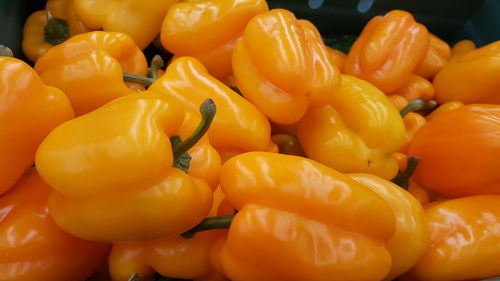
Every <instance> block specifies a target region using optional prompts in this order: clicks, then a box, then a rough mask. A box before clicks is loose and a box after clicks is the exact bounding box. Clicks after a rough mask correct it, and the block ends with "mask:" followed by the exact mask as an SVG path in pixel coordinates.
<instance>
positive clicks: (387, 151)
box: [297, 74, 405, 179]
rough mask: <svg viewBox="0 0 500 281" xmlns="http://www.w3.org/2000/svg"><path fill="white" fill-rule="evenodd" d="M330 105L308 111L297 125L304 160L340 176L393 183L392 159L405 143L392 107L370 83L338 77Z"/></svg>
mask: <svg viewBox="0 0 500 281" xmlns="http://www.w3.org/2000/svg"><path fill="white" fill-rule="evenodd" d="M332 96H333V97H334V100H333V101H332V102H331V103H330V105H326V106H322V107H314V108H310V109H309V111H308V112H307V114H306V115H305V116H304V118H302V119H301V120H300V121H299V122H298V123H297V137H298V138H299V141H300V143H301V145H302V148H303V149H304V151H305V152H306V154H307V156H308V157H309V158H311V159H313V160H315V161H318V162H320V163H322V164H325V165H327V166H329V167H331V168H333V169H335V170H337V171H339V172H342V173H350V172H360V173H370V174H375V175H378V176H380V177H383V178H385V179H391V178H393V177H394V176H395V175H396V173H397V171H398V163H397V161H396V159H394V157H393V156H392V153H393V152H395V151H396V150H397V149H398V148H399V147H400V146H401V145H402V144H403V141H404V135H405V127H404V123H403V120H402V118H401V116H400V114H399V112H398V111H397V110H396V108H395V107H394V105H392V104H391V103H390V101H389V100H388V99H387V97H386V96H385V95H384V93H382V92H381V91H380V90H378V89H377V88H375V87H374V86H372V85H371V84H370V83H368V82H366V81H364V80H361V79H358V78H356V77H353V76H349V75H345V74H344V75H342V86H341V89H340V91H339V92H338V93H337V94H335V95H332Z"/></svg>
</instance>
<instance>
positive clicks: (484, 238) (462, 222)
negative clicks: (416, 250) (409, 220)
mask: <svg viewBox="0 0 500 281" xmlns="http://www.w3.org/2000/svg"><path fill="white" fill-rule="evenodd" d="M425 219H426V222H427V227H428V228H429V230H430V234H431V246H430V247H429V249H428V250H427V252H426V253H425V255H424V256H423V257H422V259H421V260H420V261H419V262H418V263H417V264H416V265H415V267H414V268H413V269H412V270H411V275H413V276H414V277H416V279H417V280H429V281H438V280H484V279H488V278H494V277H498V276H500V264H499V260H500V243H499V242H498V241H500V230H499V227H498V222H499V221H500V196H498V195H479V196H471V197H464V198H457V199H453V200H447V201H443V202H436V203H433V204H432V205H431V206H429V207H428V208H426V210H425Z"/></svg>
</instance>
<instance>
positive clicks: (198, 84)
mask: <svg viewBox="0 0 500 281" xmlns="http://www.w3.org/2000/svg"><path fill="white" fill-rule="evenodd" d="M149 90H153V91H157V92H161V93H163V94H165V95H167V96H170V97H173V98H174V99H176V100H178V101H179V102H180V103H181V104H183V105H184V106H185V107H186V108H188V109H191V110H192V111H195V110H197V107H198V106H199V104H200V103H201V102H203V101H204V100H205V99H207V98H210V99H212V100H213V101H214V102H215V104H217V107H218V108H219V109H220V110H219V111H218V112H217V115H216V116H215V118H214V121H213V124H212V126H211V127H210V129H209V130H208V136H209V139H210V143H211V144H212V145H213V146H214V147H215V148H216V149H218V150H220V149H231V150H236V151H252V150H259V151H265V150H267V149H268V148H269V147H270V144H271V126H270V124H269V121H268V120H267V119H266V117H265V116H264V115H263V114H262V113H261V112H260V111H259V110H258V109H257V108H256V107H255V106H254V105H253V104H251V103H250V102H248V101H247V100H245V99H244V98H243V97H241V96H240V95H238V94H237V93H235V92H234V91H232V90H231V89H230V88H229V87H227V86H226V85H224V84H223V83H222V82H220V81H218V80H217V79H215V78H213V77H212V76H210V75H209V74H208V72H207V70H206V68H205V67H204V66H203V65H202V64H201V63H200V62H199V61H198V60H196V59H195V58H191V57H182V58H178V59H176V60H174V61H172V63H171V64H170V65H169V66H168V68H167V70H166V72H165V74H164V75H163V76H161V77H160V78H159V79H158V80H156V81H155V82H154V83H153V84H152V85H151V86H150V87H149Z"/></svg>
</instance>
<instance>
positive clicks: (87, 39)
mask: <svg viewBox="0 0 500 281" xmlns="http://www.w3.org/2000/svg"><path fill="white" fill-rule="evenodd" d="M35 70H36V71H37V72H38V73H39V74H40V77H41V78H42V80H43V81H44V82H45V83H47V84H48V85H51V86H54V87H57V88H59V89H61V90H62V91H63V92H64V93H66V94H67V95H68V98H69V100H70V101H71V104H72V105H73V108H74V110H75V113H76V115H77V116H78V115H82V114H84V113H87V112H90V111H92V110H94V109H97V108H98V107H100V106H102V105H104V104H105V103H107V102H110V101H112V100H114V99H116V98H119V97H121V96H124V95H127V94H131V93H134V92H135V91H134V90H133V89H130V88H129V87H127V85H126V84H125V83H124V82H123V72H128V73H134V74H138V75H146V74H147V71H148V66H147V62H146V58H145V57H144V54H143V53H142V52H141V50H139V48H137V46H136V45H135V44H134V42H133V41H132V39H131V38H130V37H129V36H127V35H126V34H123V33H116V32H115V33H113V32H104V31H94V32H88V33H84V34H79V35H76V36H74V37H71V38H70V39H68V40H67V41H65V42H64V43H62V44H60V45H57V46H54V47H52V48H51V49H50V50H49V51H48V52H47V53H45V55H43V56H42V57H40V59H38V61H37V62H36V64H35Z"/></svg>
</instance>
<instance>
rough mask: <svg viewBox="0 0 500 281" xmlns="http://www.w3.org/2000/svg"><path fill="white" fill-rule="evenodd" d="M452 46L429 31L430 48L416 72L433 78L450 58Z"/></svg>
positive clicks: (427, 77)
mask: <svg viewBox="0 0 500 281" xmlns="http://www.w3.org/2000/svg"><path fill="white" fill-rule="evenodd" d="M450 56H451V48H450V45H448V43H446V42H444V41H443V40H441V39H439V37H437V36H436V35H434V34H432V33H429V48H428V49H427V55H426V56H425V58H424V60H423V61H422V62H421V63H420V64H419V65H418V66H417V68H416V69H415V74H416V75H419V76H422V77H423V78H425V79H429V80H432V78H433V77H434V76H435V75H436V73H438V72H439V71H440V70H441V69H442V68H443V66H444V65H445V64H446V62H447V61H448V60H449V59H450Z"/></svg>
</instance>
